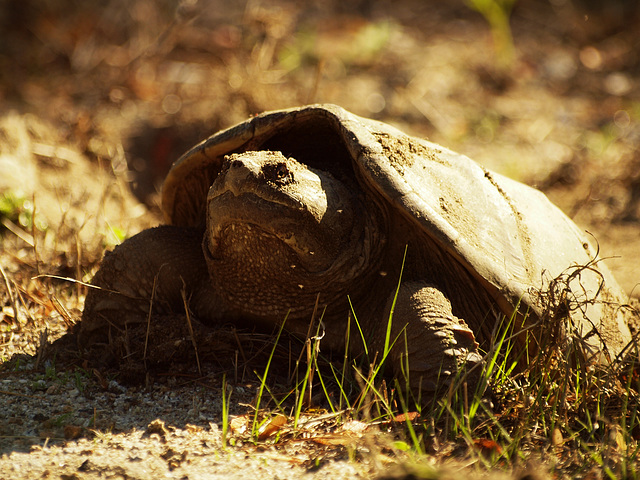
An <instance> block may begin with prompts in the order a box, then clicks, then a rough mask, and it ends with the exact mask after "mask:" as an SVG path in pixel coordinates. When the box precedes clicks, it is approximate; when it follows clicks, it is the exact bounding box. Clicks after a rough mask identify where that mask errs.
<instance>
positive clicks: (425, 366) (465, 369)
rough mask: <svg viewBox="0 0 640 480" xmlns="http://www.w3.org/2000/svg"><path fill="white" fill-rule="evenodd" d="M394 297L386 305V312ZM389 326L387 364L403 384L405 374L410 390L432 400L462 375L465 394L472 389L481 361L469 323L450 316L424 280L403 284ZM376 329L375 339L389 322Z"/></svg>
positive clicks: (437, 292) (436, 292) (447, 304)
mask: <svg viewBox="0 0 640 480" xmlns="http://www.w3.org/2000/svg"><path fill="white" fill-rule="evenodd" d="M393 297H394V296H391V298H389V300H388V302H387V308H386V312H387V313H388V312H390V311H391V304H392V302H393ZM385 320H388V317H387V318H385ZM391 322H392V324H391V337H390V342H393V341H394V340H395V343H394V345H393V348H392V350H391V353H390V360H391V363H392V366H393V370H394V374H395V376H396V377H397V378H398V379H399V381H400V383H401V385H402V384H403V381H404V379H403V378H402V377H403V375H405V376H406V375H408V379H409V387H410V388H411V390H412V391H414V392H418V391H421V392H422V393H423V396H424V395H426V396H427V397H433V396H434V395H437V394H442V393H444V392H446V389H447V388H448V387H449V386H450V385H451V382H452V381H454V380H456V378H458V379H461V378H462V375H465V374H466V377H465V378H464V379H463V380H464V381H466V382H467V385H468V391H469V392H470V393H472V392H473V391H474V390H475V388H476V386H477V384H478V381H479V378H480V373H481V372H480V366H476V365H477V364H478V363H482V357H481V355H480V354H479V353H478V343H477V342H476V340H475V336H474V335H473V332H472V331H471V329H469V327H468V326H467V324H466V323H465V322H464V321H463V320H461V319H459V318H457V317H455V316H454V315H453V313H452V312H451V304H450V302H449V300H448V299H447V298H446V297H445V296H444V294H443V293H442V292H441V291H440V290H438V289H437V288H435V287H433V286H431V285H428V284H426V283H424V282H405V283H403V284H402V285H401V286H400V290H399V292H398V296H397V298H396V305H395V311H394V313H393V317H392V318H391ZM379 328H380V330H379V331H378V336H377V337H376V338H378V339H384V338H385V335H386V328H387V322H386V321H382V322H380V327H379ZM474 366H476V368H474V369H473V370H472V371H470V370H471V368H473V367H474ZM407 367H408V368H407Z"/></svg>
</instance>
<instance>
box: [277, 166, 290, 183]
mask: <svg viewBox="0 0 640 480" xmlns="http://www.w3.org/2000/svg"><path fill="white" fill-rule="evenodd" d="M287 175H289V169H288V168H287V165H286V164H284V163H279V164H278V166H277V167H276V177H277V178H280V179H282V178H285V177H286V176H287Z"/></svg>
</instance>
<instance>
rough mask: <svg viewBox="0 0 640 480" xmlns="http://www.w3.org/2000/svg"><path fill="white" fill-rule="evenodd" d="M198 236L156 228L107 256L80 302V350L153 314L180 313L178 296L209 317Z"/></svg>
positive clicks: (210, 301)
mask: <svg viewBox="0 0 640 480" xmlns="http://www.w3.org/2000/svg"><path fill="white" fill-rule="evenodd" d="M201 242H202V233H201V232H199V231H198V230H196V229H193V228H182V227H173V226H160V227H156V228H151V229H148V230H144V231H143V232H141V233H139V234H137V235H135V236H133V237H131V238H129V239H127V240H126V241H125V242H123V243H122V244H121V245H119V246H118V247H116V248H115V249H114V250H113V251H112V252H108V253H107V254H106V255H105V257H104V259H103V261H102V265H101V267H100V270H99V271H98V273H97V274H96V276H95V277H94V279H93V281H92V284H93V285H94V286H95V287H97V288H90V289H89V291H88V293H87V298H86V300H85V305H84V311H83V314H82V322H81V324H80V331H79V335H78V343H79V345H80V346H81V347H85V348H87V347H90V346H91V345H93V344H96V343H108V342H109V338H110V336H111V335H118V334H122V333H123V332H124V331H125V330H126V328H127V325H131V324H136V323H142V322H146V321H147V318H148V315H149V310H150V308H151V306H152V305H153V313H154V314H162V313H169V312H184V309H185V305H184V303H185V302H184V300H183V295H184V296H185V298H186V299H188V301H189V305H190V306H191V309H192V311H193V312H194V313H195V314H196V315H197V316H200V315H202V316H212V315H214V310H215V304H216V295H215V293H214V291H213V288H212V286H211V282H210V281H209V273H208V271H207V267H206V264H205V260H204V255H203V253H202V246H201Z"/></svg>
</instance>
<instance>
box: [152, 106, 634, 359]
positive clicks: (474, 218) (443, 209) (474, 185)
mask: <svg viewBox="0 0 640 480" xmlns="http://www.w3.org/2000/svg"><path fill="white" fill-rule="evenodd" d="M249 150H274V151H281V152H282V153H283V154H284V155H286V156H293V157H294V158H296V159H297V160H298V161H301V162H303V163H306V164H308V165H310V166H313V167H316V168H320V169H324V170H329V171H331V172H332V173H333V174H334V176H337V177H338V178H340V176H341V175H345V176H351V177H352V178H355V180H356V181H358V182H360V184H361V186H362V187H363V188H364V189H365V190H366V191H374V192H377V194H379V195H380V196H382V197H383V198H385V199H386V201H387V202H388V203H389V205H390V208H391V209H393V210H394V211H397V212H399V213H401V214H402V215H404V216H406V217H407V218H408V219H410V221H411V222H413V224H414V225H415V228H418V229H422V230H423V231H424V232H425V233H427V234H428V235H429V236H430V237H432V238H433V239H435V240H436V241H437V242H438V243H439V244H440V245H441V246H442V247H443V248H444V249H445V250H446V251H448V252H449V253H450V254H451V255H452V256H453V257H454V258H456V259H457V260H458V261H459V262H460V263H461V264H462V265H464V267H465V268H467V269H468V270H469V271H470V272H471V273H472V275H474V277H475V278H477V279H478V281H479V283H480V284H481V285H482V286H483V288H485V289H487V291H488V292H489V294H490V295H491V296H492V297H493V298H494V300H495V301H496V303H497V305H499V306H500V308H501V309H502V311H503V312H504V313H505V315H510V314H511V313H512V312H513V311H514V308H516V306H517V307H518V308H519V310H520V312H526V311H528V312H530V313H533V315H530V316H529V318H530V319H536V320H537V319H545V318H548V317H549V315H550V312H551V311H552V310H553V309H556V310H557V309H563V308H564V311H565V312H567V311H568V312H569V313H570V315H571V318H572V320H573V322H574V324H575V325H577V326H578V328H579V329H582V335H583V337H585V338H586V340H587V342H588V343H589V344H590V345H591V346H592V347H593V350H594V351H595V352H600V351H601V350H602V346H603V344H604V345H606V346H607V347H608V353H609V354H618V353H619V352H620V351H621V350H622V349H623V347H624V346H625V345H626V344H627V342H628V341H629V340H630V333H629V329H628V326H627V322H628V320H629V319H630V318H631V316H632V311H631V310H630V309H629V308H625V307H624V304H625V303H626V301H627V297H626V295H625V294H624V292H623V291H622V290H621V288H620V287H619V286H618V284H617V283H616V281H615V279H614V278H613V276H612V275H611V273H610V272H609V270H608V269H607V268H606V266H605V265H603V263H602V262H601V261H600V260H599V259H598V251H597V249H596V248H594V247H593V245H592V244H591V242H590V239H589V238H588V237H587V236H586V235H585V234H584V232H583V231H581V230H580V229H579V228H578V227H577V226H576V225H575V224H574V223H573V222H572V221H571V220H570V219H569V218H568V217H567V216H566V215H565V214H564V213H562V211H561V210H560V209H558V208H557V207H556V206H555V205H553V204H552V203H551V202H550V201H549V200H548V199H547V197H546V196H545V195H544V194H543V193H541V192H540V191H538V190H535V189H533V188H531V187H528V186H526V185H524V184H522V183H519V182H516V181H514V180H511V179H509V178H507V177H504V176H502V175H500V174H497V173H494V172H491V171H490V170H487V169H485V168H483V167H481V166H480V165H478V164H477V163H476V162H474V161H473V160H471V159H469V158H468V157H466V156H464V155H460V154H458V153H455V152H453V151H451V150H448V149H447V148H444V147H442V146H440V145H437V144H434V143H431V142H428V141H425V140H422V139H418V138H414V137H410V136H408V135H406V134H404V133H402V132H401V131H399V130H397V129H396V128H394V127H392V126H390V125H387V124H384V123H381V122H378V121H375V120H370V119H366V118H362V117H359V116H356V115H354V114H352V113H350V112H347V111H346V110H344V109H343V108H341V107H338V106H335V105H310V106H305V107H301V108H294V109H289V110H280V111H273V112H267V113H263V114H261V115H258V116H256V117H253V118H251V119H249V120H247V121H245V122H243V123H240V124H238V125H236V126H234V127H231V128H229V129H227V130H224V131H221V132H219V133H217V134H215V135H213V136H211V137H209V138H208V139H206V140H204V141H203V142H202V143H200V144H198V145H196V146H195V147H194V148H192V149H191V150H190V151H188V152H187V153H186V154H184V155H183V156H182V157H181V158H180V159H178V160H177V161H176V162H175V164H174V165H173V167H172V169H171V171H170V172H169V175H168V176H167V179H166V181H165V184H164V187H163V195H162V207H163V211H164V214H165V218H166V221H167V222H168V223H170V224H174V225H179V226H202V225H204V222H205V203H206V198H207V192H208V190H209V187H210V185H211V184H212V182H213V180H214V179H215V177H216V176H217V175H218V173H219V171H220V167H221V164H222V160H223V158H224V156H225V155H227V154H230V153H236V152H243V151H249ZM530 321H534V320H530ZM593 327H596V330H595V331H597V334H595V335H592V334H591V333H593V332H594V330H593ZM590 332H591V333H590Z"/></svg>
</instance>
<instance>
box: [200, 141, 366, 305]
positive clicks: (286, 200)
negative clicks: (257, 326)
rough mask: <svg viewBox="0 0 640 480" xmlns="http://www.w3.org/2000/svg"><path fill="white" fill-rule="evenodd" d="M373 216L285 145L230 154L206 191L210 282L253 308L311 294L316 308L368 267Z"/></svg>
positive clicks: (356, 194)
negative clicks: (280, 149) (284, 148)
mask: <svg viewBox="0 0 640 480" xmlns="http://www.w3.org/2000/svg"><path fill="white" fill-rule="evenodd" d="M374 217H375V215H374V216H373V217H372V215H369V214H368V212H366V211H365V209H364V208H363V205H362V202H361V200H360V198H359V192H357V191H355V192H354V191H352V189H349V188H347V187H346V186H345V185H344V184H343V183H342V182H341V181H339V180H338V179H336V178H334V177H333V176H332V175H331V174H330V173H328V172H324V171H321V170H316V169H313V168H310V167H308V166H306V165H304V164H302V163H300V162H298V161H296V160H295V159H293V158H287V157H285V156H284V155H283V154H282V153H280V152H271V151H254V152H244V153H239V154H232V155H228V156H227V157H225V159H224V162H223V165H222V169H221V172H220V174H219V175H218V177H217V178H216V179H215V181H214V182H213V184H212V186H211V188H210V190H209V194H208V197H207V231H206V235H205V238H204V241H203V249H204V252H205V257H206V258H207V263H208V268H209V272H210V274H211V278H212V281H213V282H214V284H215V285H216V287H217V290H218V291H220V292H221V294H222V295H223V297H225V298H226V299H227V300H228V301H229V302H230V303H231V304H233V305H234V306H236V307H237V308H240V309H246V310H248V311H247V313H250V314H255V315H260V316H265V315H269V314H270V313H273V314H274V315H282V314H283V313H284V314H286V313H287V312H288V311H295V310H296V309H298V308H301V309H302V308H303V307H302V305H303V304H305V303H306V302H304V301H303V300H302V299H303V298H304V297H305V296H309V298H310V299H311V302H310V305H311V307H313V303H314V302H315V298H316V296H317V295H318V293H320V294H321V297H324V300H325V301H327V300H329V299H330V298H331V297H335V296H337V295H341V294H343V293H345V292H344V291H343V290H344V287H345V286H346V285H348V284H349V283H350V282H353V280H354V279H356V278H358V277H359V276H360V275H362V274H363V272H365V271H367V270H368V269H369V267H370V264H371V261H372V260H371V258H370V252H371V243H372V241H373V238H372V232H374V231H377V229H376V228H371V227H372V225H370V223H371V221H375V220H373V218H374ZM375 236H376V238H377V237H378V234H377V233H376V234H375Z"/></svg>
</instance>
